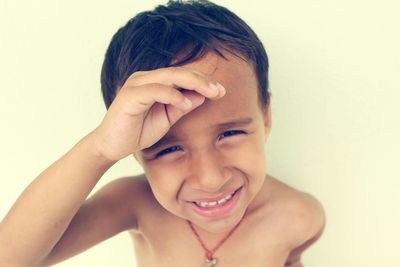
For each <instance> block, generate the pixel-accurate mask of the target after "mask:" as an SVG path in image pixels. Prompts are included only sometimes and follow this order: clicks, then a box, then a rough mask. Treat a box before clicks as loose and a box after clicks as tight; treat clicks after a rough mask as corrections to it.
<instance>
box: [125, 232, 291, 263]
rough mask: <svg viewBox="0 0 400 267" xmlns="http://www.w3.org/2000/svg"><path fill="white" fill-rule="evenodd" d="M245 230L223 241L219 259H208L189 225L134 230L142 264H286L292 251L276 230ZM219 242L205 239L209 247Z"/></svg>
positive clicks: (137, 254)
mask: <svg viewBox="0 0 400 267" xmlns="http://www.w3.org/2000/svg"><path fill="white" fill-rule="evenodd" d="M183 226H185V225H183ZM244 230H245V229H242V231H238V233H235V234H236V235H232V236H231V237H230V238H229V239H228V240H227V241H226V242H225V243H223V245H222V246H220V247H219V248H218V249H217V251H216V252H215V254H214V255H213V256H214V257H215V259H216V260H215V261H212V262H208V263H207V261H206V257H205V253H204V249H203V248H202V246H201V245H200V243H199V242H198V240H197V238H196V237H195V236H194V235H193V233H192V232H191V231H190V229H189V228H186V229H181V230H180V231H171V230H170V229H168V228H164V227H159V228H158V229H155V232H154V233H151V234H147V235H143V234H142V233H131V236H132V238H133V241H134V244H135V254H136V259H137V264H138V267H164V266H165V267H171V266H174V267H180V266H182V267H187V266H194V267H196V266H198V267H212V266H216V267H236V266H237V267H239V266H253V267H266V266H268V267H283V266H284V264H285V261H286V259H287V256H288V254H289V249H288V248H287V244H286V242H285V241H284V240H282V239H279V238H278V236H277V235H276V233H272V234H270V235H269V236H268V232H267V231H261V232H258V233H257V231H252V232H251V233H249V234H246V231H244ZM217 243H218V241H216V240H212V241H209V242H206V241H205V244H206V246H207V247H208V248H209V249H212V248H213V247H215V245H216V244H217ZM214 263H215V264H214Z"/></svg>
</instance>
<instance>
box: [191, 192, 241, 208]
mask: <svg viewBox="0 0 400 267" xmlns="http://www.w3.org/2000/svg"><path fill="white" fill-rule="evenodd" d="M234 193H235V192H232V193H230V194H228V195H227V196H225V197H223V198H221V199H219V200H216V201H212V202H207V201H195V202H194V203H196V205H198V206H200V207H213V206H216V205H220V204H222V203H225V202H226V201H228V200H229V199H230V198H231V197H232V196H233V194H234Z"/></svg>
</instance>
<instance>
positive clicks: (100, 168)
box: [0, 54, 324, 267]
mask: <svg viewBox="0 0 400 267" xmlns="http://www.w3.org/2000/svg"><path fill="white" fill-rule="evenodd" d="M227 58H228V60H225V59H222V58H219V57H218V56H216V55H215V54H208V55H207V56H205V57H204V58H202V59H200V60H198V61H196V62H193V63H190V64H188V65H186V66H185V67H178V68H166V69H159V70H155V71H148V72H138V73H135V74H133V75H132V76H131V77H130V78H129V79H128V80H127V82H126V83H125V84H124V86H122V88H121V89H120V90H119V93H118V95H117V97H116V99H115V100H114V102H113V104H112V105H111V107H110V108H109V110H108V112H107V114H106V116H105V118H104V120H103V122H102V123H101V125H99V127H98V128H96V129H95V130H94V131H93V132H92V133H90V134H89V135H88V136H86V137H84V138H83V139H82V140H81V141H80V142H79V143H78V144H77V145H76V146H75V147H74V148H72V149H71V151H69V152H68V153H67V154H66V155H65V156H63V157H62V158H61V159H59V160H58V161H57V162H55V163H54V164H53V165H51V166H50V167H49V168H48V169H47V170H45V171H44V172H43V173H42V174H41V175H40V176H39V177H38V178H36V179H35V180H34V182H33V183H32V184H31V185H30V186H29V187H28V188H27V189H26V190H25V191H24V192H23V193H22V195H21V196H20V198H19V199H18V200H17V202H16V203H15V204H14V206H13V207H12V209H11V210H10V212H9V213H8V214H7V215H6V217H5V218H4V219H3V221H2V222H1V224H0V266H10V267H23V266H30V267H32V266H50V265H52V264H55V263H57V262H60V261H63V260H65V259H67V258H70V257H72V256H74V255H76V254H78V253H80V252H82V251H84V250H86V249H88V248H89V247H91V246H93V245H95V244H97V243H99V242H101V241H103V240H105V239H107V238H110V237H112V236H114V235H116V234H118V233H120V232H122V231H129V232H130V234H131V236H132V238H133V239H134V241H135V248H136V258H137V261H138V266H140V267H152V266H154V267H155V266H157V267H158V266H193V265H195V266H197V265H198V266H201V264H202V262H204V258H203V251H202V249H201V247H200V245H199V244H198V242H197V240H196V239H195V237H194V236H193V234H192V233H191V231H190V228H189V227H188V225H187V222H186V220H190V221H192V222H193V224H194V225H195V227H196V229H197V230H198V232H199V234H200V235H201V236H202V239H203V240H204V242H205V243H206V244H208V246H210V247H212V246H213V245H214V244H216V243H218V241H219V240H220V239H222V238H223V237H224V236H225V235H226V233H227V232H228V231H229V230H230V229H231V228H232V227H234V226H235V225H236V224H237V223H238V221H239V220H240V219H241V218H242V216H243V214H244V213H245V212H246V217H245V219H244V220H243V222H242V224H241V225H240V227H239V228H238V229H237V231H236V232H235V233H234V234H233V235H232V236H231V237H230V238H229V239H228V241H227V242H226V243H225V244H224V245H223V246H222V247H221V248H220V249H219V250H218V251H217V252H216V254H215V256H216V257H217V258H219V259H220V262H219V264H218V266H221V267H223V266H243V265H247V266H260V267H261V266H271V267H273V266H277V267H278V266H296V267H298V266H301V263H300V255H301V253H302V252H303V251H304V249H305V248H307V247H308V246H309V245H310V244H311V243H313V242H314V241H315V240H316V239H317V238H318V237H319V236H320V234H321V232H322V229H323V225H324V215H323V210H322V208H321V206H320V204H319V203H318V201H316V200H315V199H313V198H312V197H311V196H309V195H307V194H304V193H301V192H298V191H296V190H294V189H293V188H290V187H289V186H287V185H284V184H283V183H280V182H279V181H278V180H276V179H275V178H272V177H271V176H268V175H267V176H265V173H266V167H265V155H264V153H265V152H264V149H263V144H264V142H265V141H266V140H267V139H268V136H269V132H270V128H271V109H270V108H269V109H268V110H262V109H261V108H260V107H259V105H258V100H257V99H258V98H257V94H256V90H257V88H256V87H257V83H256V79H255V75H254V72H253V68H252V67H251V66H250V65H249V64H248V63H246V62H245V61H243V60H242V59H239V58H237V57H235V56H232V55H230V54H227ZM216 81H218V83H217V82H216ZM221 84H222V85H223V86H222V85H221ZM181 88H184V90H182V89H181ZM252 90H253V91H252ZM185 97H186V98H187V99H189V100H190V101H189V103H185ZM186 102H187V100H186ZM243 118H245V119H246V120H245V121H246V123H239V124H238V123H237V121H238V120H239V121H240V119H242V121H243ZM227 122H228V123H227ZM233 122H234V123H233ZM221 125H222V126H221ZM227 125H229V127H228V126H227ZM222 129H223V130H222ZM171 148H173V149H171ZM132 154H133V155H135V157H136V158H137V159H138V161H139V162H140V163H141V165H142V166H143V169H144V170H145V173H146V176H144V175H143V176H140V177H136V178H133V177H128V178H123V179H117V180H115V181H114V182H112V183H110V184H108V185H106V186H105V187H104V188H103V189H101V190H100V191H99V192H97V193H96V194H95V195H94V196H93V197H91V198H89V199H87V200H85V199H86V198H87V196H88V194H89V193H90V191H91V190H92V189H93V187H94V186H95V184H96V183H97V181H98V180H99V179H100V178H101V176H102V174H103V173H104V172H105V171H106V170H107V169H108V168H110V167H111V166H112V165H113V164H114V163H115V162H116V161H118V160H120V159H122V158H124V157H126V156H128V155H132ZM238 187H240V188H242V189H241V191H240V192H241V193H240V197H239V200H238V202H237V204H235V206H234V208H233V209H232V210H231V211H230V212H229V213H228V214H224V215H223V216H220V217H215V218H212V219H210V218H204V217H202V216H200V215H198V214H196V213H195V212H194V211H193V210H192V208H191V204H190V203H191V202H192V201H193V200H195V199H196V200H199V199H200V200H201V199H209V198H216V196H221V195H223V194H226V193H227V192H231V191H232V190H233V189H237V188H238ZM10 240H11V242H10ZM260 252H262V253H260ZM21 255H23V256H21Z"/></svg>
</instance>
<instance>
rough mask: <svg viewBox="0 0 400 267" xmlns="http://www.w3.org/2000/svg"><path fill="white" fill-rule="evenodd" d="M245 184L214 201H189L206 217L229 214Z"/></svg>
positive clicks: (194, 208) (193, 207) (196, 210)
mask: <svg viewBox="0 0 400 267" xmlns="http://www.w3.org/2000/svg"><path fill="white" fill-rule="evenodd" d="M242 189H243V186H241V187H239V188H238V189H236V190H235V191H233V192H231V193H229V194H227V195H225V196H223V197H221V198H219V199H216V200H212V201H190V202H188V203H189V204H190V206H191V207H192V209H193V210H194V211H195V212H196V213H198V214H200V215H202V216H206V217H220V216H223V215H225V214H227V213H228V212H229V211H230V210H231V209H233V207H234V206H235V204H236V202H237V200H238V199H239V197H240V193H241V191H242Z"/></svg>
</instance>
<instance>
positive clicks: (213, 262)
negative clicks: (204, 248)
mask: <svg viewBox="0 0 400 267" xmlns="http://www.w3.org/2000/svg"><path fill="white" fill-rule="evenodd" d="M217 262H218V261H217V258H214V257H212V258H211V260H207V261H206V262H205V263H204V264H203V266H202V267H214V266H215V265H217Z"/></svg>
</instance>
